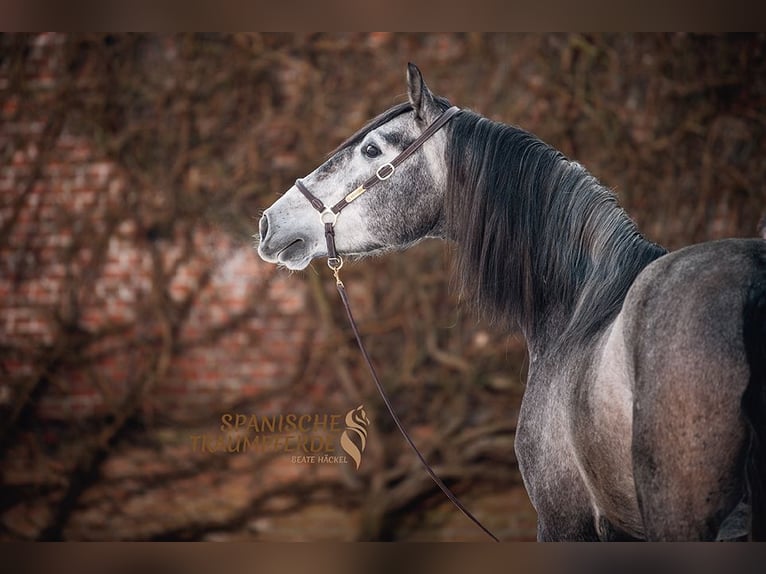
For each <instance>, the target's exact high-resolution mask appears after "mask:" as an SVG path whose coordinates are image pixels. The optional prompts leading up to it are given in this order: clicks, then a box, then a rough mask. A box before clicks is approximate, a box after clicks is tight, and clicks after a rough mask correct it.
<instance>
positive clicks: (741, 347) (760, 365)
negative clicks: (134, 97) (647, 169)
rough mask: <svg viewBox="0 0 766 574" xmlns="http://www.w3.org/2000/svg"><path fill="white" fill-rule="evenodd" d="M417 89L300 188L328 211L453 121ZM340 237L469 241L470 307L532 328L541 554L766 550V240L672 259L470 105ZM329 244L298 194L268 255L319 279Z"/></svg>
mask: <svg viewBox="0 0 766 574" xmlns="http://www.w3.org/2000/svg"><path fill="white" fill-rule="evenodd" d="M407 76H408V89H409V102H407V103H403V104H400V105H397V106H394V107H393V108H391V109H390V110H388V111H386V112H384V113H383V114H382V115H380V116H379V117H377V118H375V119H373V120H372V121H371V122H370V123H369V124H367V125H366V126H365V127H364V128H362V129H361V130H360V131H359V132H357V133H356V134H354V135H353V136H351V138H349V139H348V140H347V141H346V142H345V143H344V144H342V145H341V146H340V147H339V148H338V149H337V151H336V152H335V153H334V154H333V155H332V157H330V159H329V160H328V161H326V162H325V163H324V164H322V165H321V166H319V167H318V168H317V169H316V170H314V171H313V172H312V173H310V174H309V175H307V176H306V177H305V178H304V179H303V180H302V181H303V183H304V184H305V186H306V187H307V188H308V189H311V190H312V192H313V193H314V194H315V195H316V196H317V197H319V198H320V199H321V200H322V201H323V202H324V203H325V204H326V205H332V204H333V203H335V202H336V201H338V200H340V199H341V198H343V197H344V196H345V195H346V194H347V193H348V192H349V191H350V190H352V189H354V188H356V187H357V186H358V185H359V184H360V182H362V181H364V180H365V179H367V178H368V177H370V175H371V174H373V173H375V171H376V169H378V168H379V167H380V166H381V165H383V164H385V163H386V162H388V161H390V160H391V158H392V157H394V156H396V155H397V154H398V153H399V152H400V151H401V150H402V149H404V148H405V147H406V146H407V145H408V143H410V142H412V141H413V140H415V138H416V137H417V136H418V135H419V134H420V133H422V131H423V130H424V129H425V127H426V126H427V125H428V124H429V123H430V122H432V121H433V120H434V118H436V117H437V116H439V115H440V114H441V113H442V112H443V111H444V110H446V109H447V108H448V106H449V103H448V102H447V101H446V100H445V99H443V98H441V97H438V96H435V95H433V94H432V93H431V92H430V91H429V90H428V88H427V87H426V85H425V83H424V82H423V78H422V76H421V74H420V71H419V70H418V69H417V67H415V66H413V65H410V67H409V69H408V75H407ZM335 230H336V245H337V248H338V252H339V253H340V254H347V255H365V254H369V253H377V252H381V251H387V250H392V249H402V248H406V247H408V246H410V245H413V244H414V243H416V242H418V241H420V240H421V239H423V238H426V237H435V238H441V239H447V240H450V241H453V242H454V243H455V244H456V247H457V269H458V271H457V272H458V274H459V279H460V283H461V285H462V288H463V290H464V293H465V294H466V295H467V298H469V299H470V300H473V301H475V302H476V304H477V305H478V306H479V308H480V309H481V310H483V311H484V312H485V313H486V314H487V315H488V316H490V317H492V318H494V319H496V320H499V321H501V322H503V323H505V324H507V325H509V326H510V325H514V324H516V325H518V326H519V327H520V328H521V330H522V331H523V333H524V335H525V337H526V339H527V342H528V346H529V357H530V367H529V375H528V381H527V387H526V391H525V394H524V400H523V404H522V406H521V413H520V417H519V424H518V431H517V434H516V453H517V457H518V461H519V467H520V469H521V472H522V475H523V477H524V483H525V485H526V488H527V491H528V492H529V496H530V498H531V500H532V503H533V504H534V506H535V508H536V510H537V513H538V538H539V539H540V540H616V539H648V540H697V539H702V540H712V539H716V538H718V539H737V538H746V537H750V538H755V539H763V538H765V537H766V511H765V509H766V492H765V491H764V488H765V487H766V483H765V477H766V442H764V441H766V421H765V420H764V418H765V416H766V398H765V397H766V241H763V240H761V239H751V240H746V239H731V240H724V241H714V242H710V243H704V244H700V245H695V246H692V247H687V248H685V249H681V250H679V251H676V252H674V253H669V254H668V253H667V252H666V251H665V250H664V249H662V248H661V247H659V246H657V245H655V244H653V243H651V242H649V241H647V240H646V239H645V238H644V237H643V236H642V235H641V234H640V233H639V231H638V230H637V229H636V227H635V225H634V224H633V222H632V221H631V220H630V219H629V218H628V216H627V215H626V214H625V212H624V211H623V210H622V209H621V208H620V207H619V205H618V204H617V201H616V199H615V196H614V195H613V193H612V192H611V191H610V190H608V189H606V188H605V187H603V186H602V185H601V184H600V183H599V182H598V181H597V180H596V179H595V178H594V177H593V176H591V175H590V174H589V173H588V172H587V171H586V170H585V169H584V168H583V167H582V166H581V165H579V164H577V163H575V162H572V161H569V160H568V159H567V158H566V157H564V156H563V155H562V154H561V153H559V152H558V151H556V150H555V149H553V148H552V147H550V146H548V145H547V144H545V143H543V142H542V141H540V140H539V139H538V138H536V137H535V136H533V135H531V134H529V133H527V132H525V131H523V130H521V129H519V128H515V127H510V126H507V125H504V124H501V123H496V122H492V121H490V120H488V119H486V118H483V117H482V116H480V115H478V114H476V113H473V112H470V111H466V110H463V111H462V112H460V113H459V114H458V115H457V116H455V117H454V118H453V119H451V120H450V122H449V123H448V124H447V125H446V127H445V128H444V129H442V130H441V131H439V132H438V133H436V134H435V135H434V136H433V137H432V138H431V139H430V140H429V141H428V142H427V143H426V144H425V145H424V146H423V147H422V148H421V149H420V150H419V151H418V152H417V153H416V154H414V155H413V156H412V157H411V158H409V159H408V160H407V161H406V162H405V163H403V164H402V165H401V166H400V167H398V168H397V170H396V172H395V173H394V174H393V175H392V176H391V177H390V178H389V179H387V180H386V181H382V182H380V185H378V186H377V187H376V188H375V189H374V191H372V190H371V191H370V192H369V193H366V194H364V195H362V196H361V197H359V199H358V200H357V201H355V202H353V203H352V204H349V205H348V208H347V209H346V210H345V211H344V212H343V214H342V216H341V217H339V218H338V219H337V223H336V226H335ZM323 232H324V230H323V226H322V224H321V222H320V220H319V218H318V217H317V212H316V211H315V210H314V208H312V206H311V205H310V204H309V202H308V201H307V200H306V198H305V197H304V196H303V195H301V193H299V190H298V189H297V188H296V187H295V186H293V187H291V188H290V189H289V190H288V191H287V192H286V193H285V194H284V195H283V196H282V197H281V198H280V199H279V200H277V201H276V202H275V203H274V204H273V205H272V206H271V207H270V208H268V209H267V210H266V211H265V213H264V214H263V217H262V219H261V221H260V243H259V246H258V252H259V254H260V256H261V257H262V258H263V259H264V260H266V261H268V262H272V263H278V264H281V265H283V266H285V267H287V268H288V269H303V268H305V267H306V266H307V265H308V264H309V262H311V260H312V259H314V258H316V257H322V256H325V255H327V248H326V247H325V241H324V233H323Z"/></svg>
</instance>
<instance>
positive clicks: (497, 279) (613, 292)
mask: <svg viewBox="0 0 766 574" xmlns="http://www.w3.org/2000/svg"><path fill="white" fill-rule="evenodd" d="M447 164H448V177H447V190H446V193H445V230H446V234H447V236H448V237H449V238H451V239H453V240H454V241H455V242H456V243H457V245H458V250H457V251H458V257H457V259H458V265H457V267H458V279H459V282H460V284H461V286H462V290H463V294H464V295H465V296H466V297H467V298H470V300H473V301H476V302H477V304H478V306H479V308H480V310H481V311H482V312H483V314H484V315H485V316H487V317H488V318H489V319H490V320H493V321H495V322H498V323H503V324H514V323H515V324H518V325H519V326H520V327H521V329H522V331H523V332H524V334H525V336H526V338H527V340H528V343H529V344H530V347H535V348H536V349H540V350H542V349H545V348H550V347H552V346H560V345H556V344H555V343H562V342H567V341H573V342H574V341H581V340H585V339H587V338H589V337H592V336H593V335H594V334H596V333H597V332H599V331H600V330H602V329H603V328H605V327H606V325H608V324H609V323H610V322H611V319H613V318H614V316H615V315H616V313H617V312H618V311H619V309H620V307H621V305H622V301H623V300H624V298H625V295H626V294H627V290H628V288H629V287H630V285H631V284H632V283H633V281H634V280H635V277H636V276H637V275H638V273H639V272H640V271H641V270H642V269H643V268H644V267H645V266H646V265H648V264H649V263H650V262H651V261H653V260H654V259H656V258H657V257H659V256H661V255H662V254H663V253H665V251H664V250H663V249H662V248H660V247H658V246H656V245H654V244H652V243H650V242H649V241H647V240H646V239H644V238H643V236H641V234H640V233H639V232H638V230H637V229H636V227H635V225H634V224H633V222H632V221H631V220H630V219H629V218H628V216H627V215H626V214H625V212H624V211H623V210H622V209H621V208H620V207H619V206H618V205H617V202H616V199H615V196H614V194H613V193H612V192H611V191H609V190H608V189H607V188H605V187H604V186H602V185H601V184H600V183H599V182H598V181H597V180H596V179H595V178H594V177H592V176H591V175H590V174H589V173H588V172H587V171H586V170H585V169H584V168H582V167H581V166H580V165H578V164H576V163H573V162H570V161H568V160H567V159H566V158H565V157H564V156H563V155H562V154H561V153H559V152H558V151H556V150H555V149H553V148H551V147H550V146H548V145H547V144H544V143H543V142H542V141H540V140H539V139H538V138H536V137H535V136H533V135H531V134H529V133H528V132H525V131H523V130H520V129H518V128H513V127H509V126H506V125H503V124H498V123H495V122H491V121H489V120H487V119H485V118H482V117H481V116H477V115H475V114H462V115H461V116H458V117H457V118H455V120H453V125H452V127H451V132H450V143H449V146H448V148H447Z"/></svg>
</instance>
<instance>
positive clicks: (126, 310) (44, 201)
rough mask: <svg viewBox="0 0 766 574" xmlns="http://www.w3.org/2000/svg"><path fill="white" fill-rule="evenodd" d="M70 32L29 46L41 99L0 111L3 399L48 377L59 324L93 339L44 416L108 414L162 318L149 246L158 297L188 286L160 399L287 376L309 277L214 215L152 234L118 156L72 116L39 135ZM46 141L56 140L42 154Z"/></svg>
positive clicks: (53, 392) (224, 398)
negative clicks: (129, 200)
mask: <svg viewBox="0 0 766 574" xmlns="http://www.w3.org/2000/svg"><path fill="white" fill-rule="evenodd" d="M62 41H63V37H61V36H56V35H41V36H39V37H38V38H37V39H36V40H35V41H34V43H33V46H34V48H33V49H34V55H33V57H31V58H30V60H29V61H28V69H26V70H24V75H25V78H24V79H25V81H26V83H27V85H28V86H29V89H30V90H32V92H33V93H32V95H31V97H33V98H34V99H35V100H36V102H37V106H38V108H37V110H31V113H30V114H27V115H22V117H21V118H20V119H16V115H17V114H16V112H17V109H18V107H19V106H20V105H21V102H19V101H18V100H17V99H14V98H10V99H8V100H6V101H5V102H4V107H3V110H2V114H3V115H2V123H3V129H2V133H1V134H0V138H2V139H1V140H0V145H2V147H3V149H4V150H5V151H6V153H7V154H8V155H10V162H7V163H4V165H2V166H1V167H0V196H1V197H2V198H3V201H2V204H1V205H2V207H1V208H0V226H2V229H3V230H4V231H5V230H6V229H7V230H8V231H7V232H8V235H7V237H6V238H5V241H3V242H2V245H0V258H2V261H3V263H2V266H3V273H2V275H0V298H1V300H0V321H1V324H2V334H1V335H0V336H1V337H2V339H1V340H0V344H2V345H3V346H5V347H6V348H7V349H8V350H9V353H7V354H6V355H5V356H4V362H3V370H4V375H3V379H2V382H0V385H1V386H0V397H4V399H5V401H6V402H8V401H10V400H11V397H13V395H14V393H15V392H16V391H17V390H18V388H19V387H20V386H23V382H24V381H25V380H27V378H28V377H30V376H31V377H35V376H40V372H39V367H40V366H41V365H40V360H41V358H42V359H43V360H45V355H46V354H47V355H51V354H52V353H55V348H54V347H55V345H56V344H57V343H59V344H60V341H61V339H62V338H65V337H66V335H63V334H62V333H61V328H62V325H64V326H65V327H66V328H67V329H69V330H71V331H72V332H73V333H72V335H73V336H75V335H82V336H83V337H84V338H85V339H87V341H88V344H87V348H84V349H78V352H81V353H82V355H83V356H82V357H79V358H78V361H77V362H76V364H74V365H68V364H67V362H68V361H67V357H63V358H62V360H61V361H59V362H58V363H57V365H56V367H55V368H53V369H52V370H49V372H46V373H45V374H44V376H46V377H49V378H50V380H51V383H52V384H51V385H50V390H49V392H46V393H45V394H44V396H42V397H41V398H40V400H39V401H38V402H37V403H36V405H35V407H36V411H37V415H38V416H39V417H40V418H41V419H44V420H45V419H57V420H69V419H71V418H75V419H76V418H81V417H90V416H94V415H103V414H105V413H106V412H108V411H109V409H110V408H112V406H113V404H114V403H115V401H116V402H119V401H120V400H121V399H122V398H123V397H124V394H125V393H126V392H127V389H128V388H129V386H130V384H131V381H132V377H135V376H137V375H138V374H140V373H141V372H142V370H143V369H142V366H143V365H142V361H144V360H148V356H147V355H148V353H147V350H148V349H147V342H148V344H149V346H151V345H152V344H153V343H154V342H155V338H156V336H157V330H158V329H159V328H161V325H160V324H159V322H158V321H157V318H156V317H153V316H152V312H151V311H149V308H150V307H151V299H152V297H156V296H157V295H158V293H156V292H155V291H157V289H154V286H153V271H152V265H153V260H152V254H151V253H150V247H152V248H153V249H156V251H157V252H158V253H159V255H160V258H161V266H162V267H163V270H164V273H165V274H166V275H167V277H166V278H164V279H163V285H160V286H158V288H159V289H161V290H162V291H163V292H162V293H160V295H162V296H166V297H168V298H169V300H170V301H172V302H173V303H175V304H180V305H182V304H183V302H184V301H185V300H186V299H187V298H190V296H192V295H193V300H190V301H189V302H188V303H187V304H188V306H189V308H188V309H186V310H185V311H184V312H185V313H187V315H188V316H187V317H186V318H185V319H184V320H183V321H180V322H179V327H180V332H179V333H178V334H177V338H176V339H174V349H173V350H172V355H173V356H172V361H171V364H170V365H169V368H168V370H167V371H168V372H167V377H166V378H165V379H164V380H162V381H158V382H157V386H156V388H155V389H154V390H153V392H152V393H151V397H150V402H151V403H153V404H156V406H158V407H159V406H166V405H171V404H172V405H173V408H174V409H175V410H176V411H177V412H178V413H179V414H180V413H181V412H184V411H189V412H190V414H193V413H195V412H196V413H198V412H199V409H200V408H204V409H210V408H213V409H215V408H221V407H222V406H224V405H227V404H231V403H233V402H235V401H237V400H239V399H241V398H242V397H248V396H252V395H255V394H257V393H259V392H260V391H262V390H263V389H266V388H270V387H272V386H273V385H275V384H280V383H283V382H284V381H286V380H288V379H289V378H290V376H291V374H292V373H293V371H294V368H295V362H294V360H293V359H294V354H295V349H296V348H300V346H301V345H302V341H303V339H304V338H305V337H306V326H307V324H306V322H305V321H301V316H302V315H303V314H305V312H306V309H305V293H304V291H303V289H302V286H303V284H302V283H301V282H296V281H290V280H289V278H288V277H286V276H284V275H282V276H279V277H275V273H274V272H275V269H274V268H273V267H271V266H267V265H264V264H263V263H262V262H260V260H259V259H258V258H257V255H256V254H255V252H254V250H253V249H252V247H251V246H250V245H247V244H242V243H241V242H238V241H235V240H233V239H232V237H231V234H229V233H227V232H226V231H225V230H223V229H221V228H217V227H215V226H212V225H209V224H207V223H205V222H200V223H194V224H192V225H191V226H189V227H187V228H186V229H185V230H184V233H186V234H189V236H190V237H188V238H187V239H188V243H184V242H183V241H182V240H181V238H179V237H173V236H171V237H167V238H160V239H157V240H151V239H150V240H147V238H146V237H145V236H143V237H142V236H141V232H140V231H139V229H138V226H137V224H136V221H135V220H134V219H133V218H132V217H131V214H130V213H129V212H126V211H125V210H124V208H125V203H124V201H123V196H124V195H125V194H126V193H128V192H129V189H128V188H129V186H130V185H131V184H130V183H129V182H128V181H127V180H126V177H125V175H124V174H123V173H122V172H121V170H120V167H119V166H117V165H115V164H114V162H111V161H109V160H105V159H103V158H102V157H99V154H98V152H97V151H96V150H94V146H93V145H92V143H91V142H90V141H88V139H87V138H85V137H82V136H79V135H77V134H76V133H69V132H68V130H67V127H66V126H64V127H63V128H62V129H61V131H60V133H59V134H57V135H55V136H54V137H51V138H50V139H51V140H52V141H51V142H50V143H48V142H45V144H42V143H40V142H39V141H38V140H39V139H40V137H39V135H40V134H41V133H42V132H43V131H44V130H45V127H44V124H45V122H46V114H47V113H49V109H46V106H49V107H50V106H51V105H52V104H51V102H50V99H51V98H55V95H56V89H57V83H58V82H61V81H64V79H63V78H62V77H61V71H60V70H59V67H60V63H59V62H58V60H59V59H60V58H61V54H60V46H61V43H62ZM0 81H1V80H0ZM7 81H8V79H7V78H6V79H5V82H7ZM17 141H21V142H23V145H16V142H17ZM40 145H48V146H49V147H48V149H46V150H45V154H44V158H42V159H41V158H40V157H39V156H40V153H41V151H40V150H39V146H40ZM163 191H164V190H157V192H158V193H163ZM253 227H254V229H255V225H254V226H253ZM174 233H178V232H177V231H175V230H174ZM176 239H178V241H176ZM152 242H154V243H155V244H157V245H150V244H151V243H152ZM185 248H191V250H192V252H191V253H184V252H183V250H184V249H185ZM99 249H103V253H96V251H97V250H99ZM96 258H103V260H101V259H99V261H98V262H96V261H95V259H96ZM207 274H209V276H207ZM70 299H71V300H70ZM68 305H69V307H68ZM72 306H76V309H74V308H72ZM110 332H113V333H114V334H113V335H110V334H109V333H110ZM96 334H100V335H98V336H97V337H96V336H95V335H96ZM11 349H14V350H15V351H14V352H10V350H11ZM59 363H60V364H59ZM110 401H111V405H112V406H110Z"/></svg>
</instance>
